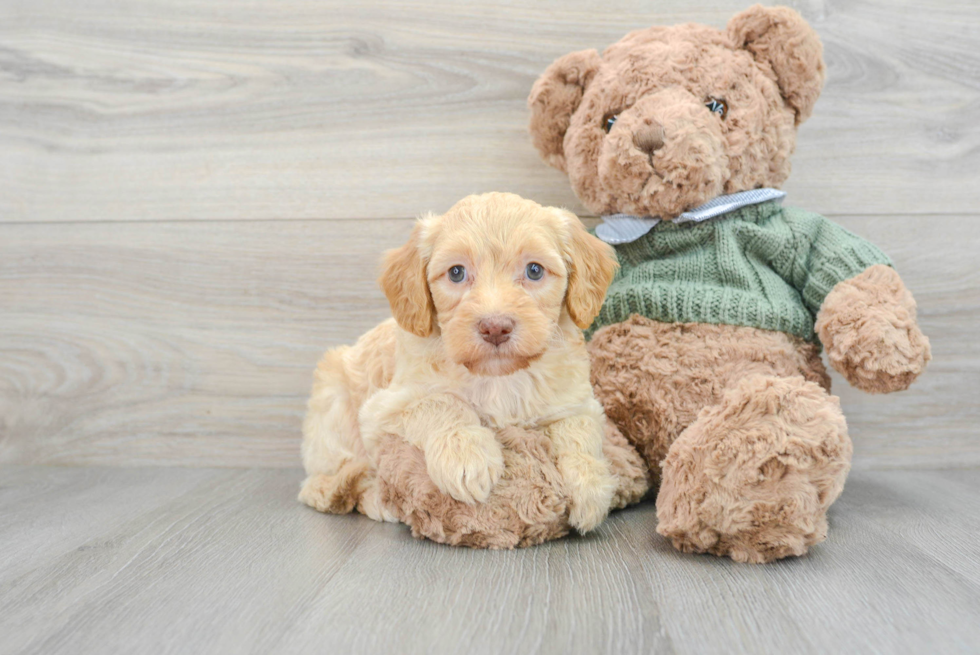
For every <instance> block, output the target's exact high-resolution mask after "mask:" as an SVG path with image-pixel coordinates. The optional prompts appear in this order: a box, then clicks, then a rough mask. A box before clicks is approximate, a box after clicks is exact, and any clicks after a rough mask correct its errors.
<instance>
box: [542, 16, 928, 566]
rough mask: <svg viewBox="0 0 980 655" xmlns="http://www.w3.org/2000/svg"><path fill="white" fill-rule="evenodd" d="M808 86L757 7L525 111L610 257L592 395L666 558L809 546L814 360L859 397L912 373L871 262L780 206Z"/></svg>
mask: <svg viewBox="0 0 980 655" xmlns="http://www.w3.org/2000/svg"><path fill="white" fill-rule="evenodd" d="M824 78H825V65H824V61H823V55H822V46H821V43H820V40H819V38H818V36H817V34H816V33H815V31H814V30H813V29H812V28H811V27H810V26H809V25H808V24H807V23H806V21H805V20H804V19H803V18H802V17H801V16H800V15H799V14H798V13H797V12H795V11H793V10H792V9H789V8H785V7H773V8H767V7H762V6H759V5H756V6H753V7H751V8H749V9H747V10H745V11H743V12H741V13H739V14H737V15H735V16H734V17H733V18H732V19H731V20H730V22H729V23H728V25H727V27H726V28H725V29H724V30H719V29H715V28H712V27H708V26H704V25H697V24H684V25H677V26H670V27H659V26H658V27H650V28H647V29H641V30H638V31H634V32H631V33H630V34H627V35H626V36H625V37H623V38H622V39H621V40H620V41H618V42H617V43H615V44H613V45H611V46H609V47H608V48H607V49H606V50H605V51H604V52H603V53H602V54H601V55H600V54H599V53H598V52H597V51H596V50H581V51H578V52H572V53H570V54H567V55H565V56H563V57H560V58H559V59H557V60H556V61H555V62H554V63H552V64H551V65H550V66H549V67H548V68H547V70H545V72H544V73H543V74H542V75H541V76H540V78H538V80H537V81H536V82H535V84H534V86H533V88H532V91H531V94H530V97H529V99H528V105H529V108H530V113H531V118H530V133H531V136H532V140H533V143H534V146H535V147H536V148H537V150H538V151H539V153H540V154H541V156H542V157H543V158H544V159H545V160H546V161H547V162H548V163H549V164H550V165H552V166H554V167H556V168H558V169H559V170H561V171H563V172H565V173H566V174H567V176H568V179H569V181H570V182H571V186H572V188H573V190H574V191H575V193H576V195H577V196H578V198H579V199H580V200H581V202H582V204H583V205H584V206H585V207H586V208H587V209H588V210H589V211H591V212H594V213H595V214H596V215H597V216H601V217H602V219H603V221H602V223H601V224H599V225H598V226H597V227H596V228H595V233H596V235H597V236H599V237H600V238H602V239H603V240H605V241H607V242H608V243H611V244H613V245H614V246H615V248H616V252H617V256H618V258H619V261H620V265H621V269H620V271H619V272H618V273H617V275H616V277H615V279H614V280H613V282H612V285H611V286H610V288H609V291H608V293H607V296H606V300H605V303H604V305H603V308H602V310H601V312H600V314H599V317H598V318H597V320H596V321H595V323H594V324H593V326H592V327H591V328H590V330H589V332H588V336H589V338H590V341H589V345H588V348H589V352H590V355H591V360H592V372H591V376H592V382H593V385H594V387H595V392H596V396H597V398H599V400H600V402H601V403H602V404H603V406H604V408H605V412H606V416H607V417H608V418H609V419H611V421H612V422H613V423H614V424H615V425H616V426H617V427H618V428H619V429H620V430H621V432H622V434H623V435H624V436H625V437H626V438H627V439H628V440H629V442H630V443H631V444H632V445H633V446H634V447H635V448H636V449H637V450H638V451H639V452H640V453H641V454H642V456H643V458H644V460H645V461H646V462H647V464H648V465H649V466H650V468H651V471H653V472H654V477H655V480H654V481H653V483H652V484H653V485H654V486H655V487H656V488H658V491H657V498H656V509H657V518H658V527H657V531H658V532H659V533H660V534H661V535H663V536H665V537H667V538H669V539H670V540H671V542H672V544H673V545H674V547H675V548H677V549H679V550H680V551H683V552H694V553H711V554H714V555H719V556H728V557H730V558H732V559H733V560H736V561H738V562H754V563H761V562H769V561H772V560H775V559H779V558H783V557H787V556H799V555H803V554H805V553H806V552H807V550H808V548H809V547H810V546H812V545H814V544H816V543H819V542H820V541H822V540H823V539H825V537H826V534H827V509H828V507H829V506H830V505H831V504H832V503H833V502H834V500H836V499H837V497H838V496H839V495H840V493H841V491H842V489H843V486H844V481H845V478H846V476H847V473H848V470H849V468H850V463H851V456H852V450H853V449H852V444H851V441H850V438H849V437H848V434H847V424H846V422H845V419H844V415H843V414H842V412H841V407H840V402H839V400H838V398H837V397H835V396H833V395H831V394H830V378H829V377H828V375H827V371H826V369H825V367H824V364H823V362H822V360H821V350H823V351H825V352H826V355H827V359H828V360H829V362H830V364H831V365H832V366H833V367H834V368H835V369H836V370H837V371H839V372H840V373H841V375H843V377H844V378H845V379H846V380H847V381H848V382H849V383H850V384H851V385H853V386H854V387H856V388H858V389H861V390H863V391H866V392H869V393H889V392H894V391H900V390H904V389H906V388H907V387H908V386H909V385H910V384H911V383H912V382H913V381H914V380H915V379H916V378H917V377H918V376H919V374H920V373H921V372H922V371H923V369H924V367H925V365H926V363H927V362H928V361H929V359H930V347H929V341H928V339H927V338H926V337H925V336H924V335H923V334H922V331H921V330H920V329H919V327H918V325H917V320H916V303H915V301H914V299H913V297H912V295H911V293H910V292H909V290H908V289H907V288H906V287H905V285H904V284H903V282H902V280H901V278H900V277H899V275H898V273H896V271H895V270H894V268H893V265H892V262H891V261H890V260H889V258H888V257H887V256H886V255H885V254H884V253H883V252H882V251H881V250H879V249H878V248H877V247H875V246H874V245H872V244H871V243H869V242H867V241H865V240H864V239H862V238H860V237H858V236H856V235H854V234H852V233H850V232H848V231H846V230H844V229H843V228H842V227H840V226H838V225H836V224H835V223H833V222H831V221H830V220H828V219H826V218H824V217H823V216H820V215H818V214H814V213H811V212H808V211H804V210H801V209H796V208H793V207H791V206H788V205H785V204H783V196H784V195H785V194H784V193H783V192H782V191H780V190H779V186H780V185H781V184H782V183H783V182H784V181H785V180H786V179H787V177H788V175H789V172H790V156H791V154H792V153H793V150H794V147H795V141H796V133H797V129H798V128H799V126H800V125H801V124H802V123H803V122H804V121H805V120H806V119H807V118H808V117H809V116H810V115H811V112H812V111H813V107H814V103H815V102H816V101H817V98H818V96H819V95H820V92H821V90H822V87H823V83H824Z"/></svg>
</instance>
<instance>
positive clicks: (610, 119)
mask: <svg viewBox="0 0 980 655" xmlns="http://www.w3.org/2000/svg"><path fill="white" fill-rule="evenodd" d="M617 118H619V112H615V111H612V112H609V113H608V114H606V115H605V116H603V117H602V129H603V130H605V132H606V134H609V130H611V129H612V126H613V125H615V124H616V119H617Z"/></svg>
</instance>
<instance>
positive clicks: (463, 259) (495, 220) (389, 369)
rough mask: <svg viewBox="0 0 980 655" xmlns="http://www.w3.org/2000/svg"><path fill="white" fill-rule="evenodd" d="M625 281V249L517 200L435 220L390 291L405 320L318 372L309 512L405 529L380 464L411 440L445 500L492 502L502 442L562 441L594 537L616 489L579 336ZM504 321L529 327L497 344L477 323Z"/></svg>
mask: <svg viewBox="0 0 980 655" xmlns="http://www.w3.org/2000/svg"><path fill="white" fill-rule="evenodd" d="M530 262H537V263H540V264H542V265H543V266H544V267H545V269H546V274H545V277H544V278H542V280H540V281H531V280H528V279H527V278H526V277H524V276H523V271H524V269H525V267H526V265H527V263H530ZM455 265H465V267H466V270H467V278H466V282H465V283H454V282H452V281H450V280H449V279H448V278H447V276H446V273H445V272H446V271H447V270H448V269H449V268H450V267H452V266H455ZM614 271H615V259H614V255H613V254H612V250H611V248H609V247H608V246H606V245H605V244H603V243H602V242H600V241H598V240H597V239H595V238H594V237H591V236H590V235H588V234H587V233H586V232H585V230H584V228H583V227H582V225H581V223H579V221H578V219H577V218H576V217H575V216H574V215H572V214H569V213H567V212H563V211H560V210H556V209H553V208H545V207H541V206H539V205H537V204H535V203H533V202H530V201H527V200H524V199H522V198H520V197H518V196H515V195H511V194H496V193H495V194H485V195H482V196H471V197H469V198H466V199H464V200H462V201H460V202H459V203H458V204H457V205H456V206H454V207H453V208H452V209H450V210H449V212H447V213H446V214H445V215H443V216H428V217H425V218H424V219H422V220H421V221H420V222H419V223H418V224H417V226H416V228H415V230H414V231H413V234H412V237H411V239H410V240H409V242H408V244H406V246H404V247H402V248H400V249H396V250H395V251H392V252H391V253H389V254H388V255H387V256H386V260H385V270H384V272H383V273H382V275H381V284H382V286H383V288H384V289H385V291H386V294H387V295H388V298H389V301H390V303H391V305H392V310H393V314H394V318H393V319H390V320H388V321H385V322H383V323H381V324H380V325H379V326H377V327H376V328H374V329H373V330H371V331H370V332H368V333H367V334H365V335H364V336H363V337H361V339H360V340H358V342H357V343H356V344H355V345H354V346H352V347H342V348H339V349H336V350H331V351H329V352H327V353H326V354H325V355H324V357H323V360H322V361H321V362H320V365H319V366H318V368H317V371H316V374H315V380H314V385H313V392H312V395H311V398H310V402H309V411H308V414H307V417H306V421H305V423H304V430H303V432H304V434H303V464H304V467H305V469H306V472H307V476H308V477H307V479H306V481H305V482H304V483H303V487H302V491H301V492H300V500H302V501H303V502H305V503H307V504H308V505H310V506H311V507H314V508H316V509H318V510H320V511H326V512H348V511H351V510H352V509H354V508H356V509H358V510H360V511H362V512H363V513H365V514H367V515H368V516H370V517H371V518H374V519H376V520H393V519H394V515H393V514H392V513H391V512H390V511H388V510H387V509H386V508H385V506H384V503H382V502H381V500H380V498H379V495H378V480H377V456H378V449H379V445H380V444H381V442H382V441H383V440H384V439H385V438H386V437H389V436H390V435H397V436H399V437H401V438H402V439H404V440H405V441H407V442H408V443H409V444H411V445H413V446H415V447H417V448H418V449H419V450H421V451H422V453H423V454H424V456H425V461H426V470H427V472H428V475H429V477H430V478H431V480H432V482H433V483H435V485H436V486H437V487H438V489H439V490H440V491H441V492H443V493H445V494H448V495H449V496H451V497H452V498H454V499H456V500H457V501H462V502H465V503H469V504H475V503H482V502H485V501H486V500H487V498H488V497H489V495H490V493H491V490H492V489H493V487H494V485H495V484H496V483H497V481H498V480H499V479H500V477H501V475H502V474H503V473H504V456H503V452H502V449H501V445H500V443H498V440H497V436H496V433H497V431H500V430H503V429H507V428H523V429H529V430H543V431H544V433H545V434H546V435H547V437H548V438H549V440H550V443H551V449H552V454H553V455H554V457H555V460H556V463H557V467H558V471H559V472H560V474H561V475H562V477H563V481H564V486H565V488H566V490H567V492H568V496H569V499H570V505H571V507H570V516H569V521H570V523H571V524H572V525H573V526H574V527H575V528H577V529H578V530H580V531H582V532H585V531H588V530H591V529H592V528H594V527H595V526H596V525H598V523H599V522H601V521H602V519H603V518H604V517H605V516H606V514H607V513H608V511H609V509H610V506H611V504H612V503H613V496H614V494H615V493H616V490H617V483H616V480H615V479H614V478H613V475H612V473H611V471H610V465H609V463H608V461H607V460H606V457H605V455H604V454H603V434H604V430H605V417H604V415H603V410H602V407H601V405H600V404H599V403H598V401H596V399H595V397H594V395H593V392H592V386H591V384H590V380H589V359H588V354H587V352H586V349H585V342H584V339H583V337H582V332H581V329H580V327H581V326H583V325H584V326H587V325H588V324H590V323H591V322H592V319H593V318H594V317H595V314H596V312H598V310H599V307H600V306H601V302H602V297H603V295H604V293H605V288H606V287H607V286H608V284H609V282H610V280H611V278H612V275H613V273H614ZM422 272H424V275H423V274H422ZM420 285H424V288H422V286H420ZM405 297H409V298H413V299H415V300H414V301H413V302H405V300H404V299H405ZM569 307H572V308H574V318H573V315H572V313H570V311H569ZM429 313H431V316H430V315H429ZM501 315H505V316H507V317H509V318H511V319H512V320H513V321H514V325H515V327H514V329H513V332H512V334H511V338H510V339H509V340H508V341H506V342H505V343H503V344H500V345H497V346H494V345H492V344H489V343H487V342H486V341H484V340H483V339H482V337H481V336H480V334H479V331H478V329H477V325H478V323H479V321H480V319H481V318H485V317H487V316H501Z"/></svg>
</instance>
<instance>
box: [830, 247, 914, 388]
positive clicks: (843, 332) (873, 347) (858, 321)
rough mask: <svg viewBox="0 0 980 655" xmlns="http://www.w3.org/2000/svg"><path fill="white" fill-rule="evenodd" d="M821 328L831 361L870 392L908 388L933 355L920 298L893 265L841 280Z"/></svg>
mask: <svg viewBox="0 0 980 655" xmlns="http://www.w3.org/2000/svg"><path fill="white" fill-rule="evenodd" d="M816 330H817V334H818V335H819V336H820V340H821V341H822V342H823V344H824V346H825V348H826V350H827V357H828V359H829V360H830V363H831V365H832V366H833V367H834V368H835V369H837V370H838V371H839V372H840V373H841V375H843V376H844V377H845V378H846V379H847V381H848V382H849V383H850V384H851V385H853V386H854V387H856V388H858V389H861V390H862V391H866V392H869V393H889V392H892V391H901V390H903V389H907V388H908V387H909V385H910V384H912V382H914V381H915V379H916V378H917V377H919V375H920V374H921V373H922V371H923V369H924V368H925V366H926V364H927V363H928V361H929V360H930V359H931V353H930V347H929V339H928V338H926V336H925V335H924V334H922V331H921V330H920V329H919V326H918V323H917V322H916V305H915V300H914V299H913V298H912V294H911V293H909V291H908V289H906V288H905V285H904V284H903V283H902V280H901V278H900V277H899V276H898V273H896V272H895V271H894V269H892V268H890V267H888V266H884V265H878V266H872V267H871V268H869V269H868V270H866V271H864V272H863V273H861V274H860V275H858V276H856V277H854V278H852V279H850V280H846V281H844V282H841V283H840V284H838V285H837V286H835V287H834V288H833V290H832V291H831V292H830V293H829V294H828V295H827V298H826V299H825V300H824V303H823V306H822V307H821V309H820V313H819V315H818V316H817V323H816Z"/></svg>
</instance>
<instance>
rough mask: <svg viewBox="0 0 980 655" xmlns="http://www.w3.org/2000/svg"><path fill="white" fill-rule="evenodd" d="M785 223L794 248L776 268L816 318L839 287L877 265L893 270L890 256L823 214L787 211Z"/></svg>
mask: <svg viewBox="0 0 980 655" xmlns="http://www.w3.org/2000/svg"><path fill="white" fill-rule="evenodd" d="M783 219H784V220H785V221H786V225H787V226H788V228H789V231H790V233H791V234H792V241H791V244H792V245H791V247H790V248H787V249H786V250H785V251H784V252H783V253H781V254H780V256H779V257H777V259H776V261H774V262H773V264H774V267H775V268H776V272H777V273H779V275H780V276H782V277H783V278H784V279H785V280H786V281H787V282H789V283H790V284H791V285H792V286H793V287H794V288H796V290H797V291H799V292H800V295H801V296H802V298H803V303H804V304H805V305H806V307H807V309H808V310H809V311H810V312H811V313H813V314H814V315H816V313H817V312H818V311H820V306H821V305H823V301H824V298H826V297H827V294H828V293H830V291H831V290H832V289H833V288H834V287H835V286H836V285H837V284H838V283H840V282H843V281H844V280H849V279H851V278H852V277H854V276H856V275H858V274H860V273H863V272H864V271H865V270H866V269H867V268H868V267H870V266H874V265H875V264H885V265H886V266H892V261H891V259H889V258H888V255H886V254H885V253H883V252H882V251H881V250H879V249H878V247H877V246H875V245H874V244H872V243H871V242H870V241H867V240H865V239H862V238H861V237H859V236H857V235H856V234H853V233H851V232H848V231H847V230H845V229H844V228H842V227H841V226H839V225H837V224H836V223H833V222H832V221H830V220H828V219H827V218H824V217H823V216H821V215H819V214H813V213H810V212H804V211H801V210H798V209H794V208H791V207H787V208H784V209H783Z"/></svg>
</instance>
